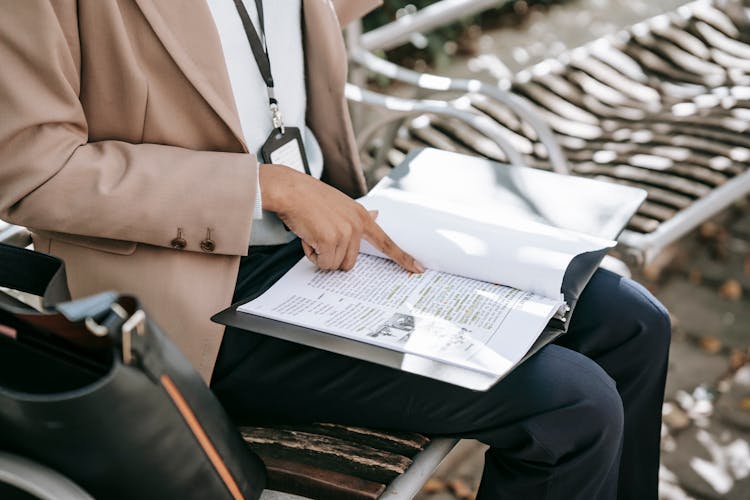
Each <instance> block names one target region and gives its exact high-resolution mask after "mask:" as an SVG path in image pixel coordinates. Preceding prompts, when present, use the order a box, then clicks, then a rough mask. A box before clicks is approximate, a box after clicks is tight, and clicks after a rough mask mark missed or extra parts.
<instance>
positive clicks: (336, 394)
mask: <svg viewBox="0 0 750 500" xmlns="http://www.w3.org/2000/svg"><path fill="white" fill-rule="evenodd" d="M302 255H303V254H302V250H301V247H300V245H299V242H298V241H297V242H293V243H291V244H289V245H285V246H280V247H265V248H253V250H252V251H251V253H250V255H249V256H248V257H246V258H244V259H243V262H242V265H241V267H240V272H239V276H238V281H237V287H236V293H235V298H236V299H240V298H250V297H253V296H255V295H257V294H258V293H260V292H262V291H263V290H265V289H266V288H267V287H268V286H269V285H270V284H271V283H273V282H274V281H275V280H276V279H278V278H279V277H280V276H281V275H283V274H284V273H285V272H286V271H287V270H288V269H289V268H290V267H291V266H292V265H294V263H296V262H297V261H298V260H299V258H300V257H302ZM669 339H670V322H669V316H668V314H667V312H666V311H665V309H664V307H663V306H662V305H661V304H660V303H659V302H658V301H657V300H656V299H655V298H654V297H653V296H652V295H651V294H650V293H649V292H648V291H647V290H645V289H644V288H643V287H642V286H640V285H638V284H637V283H635V282H633V281H631V280H629V279H626V278H623V277H621V276H618V275H616V274H614V273H611V272H609V271H606V270H601V269H600V270H598V271H597V272H596V273H595V274H594V276H593V278H592V279H591V281H590V283H589V284H588V286H587V287H586V289H585V291H584V292H583V294H582V295H581V298H580V300H579V303H578V306H577V308H576V310H575V312H574V315H573V318H572V320H571V323H570V327H569V331H568V333H566V334H565V335H564V336H562V337H561V338H560V339H559V341H557V342H556V343H554V344H551V345H548V346H547V347H545V348H543V349H542V350H541V351H540V352H539V353H537V354H536V355H535V356H533V357H532V358H531V359H529V360H528V361H526V362H525V363H524V364H522V365H521V366H520V367H518V368H516V369H515V370H514V371H513V372H512V373H511V374H510V375H508V376H507V377H506V378H505V379H503V380H501V381H500V382H499V383H497V384H496V385H495V386H493V387H492V388H491V389H489V390H488V391H486V392H476V391H471V390H468V389H463V388H461V387H457V386H453V385H450V384H446V383H442V382H438V381H435V380H432V379H428V378H425V377H421V376H418V375H412V374H409V373H404V372H401V371H398V370H395V369H391V368H387V367H383V366H380V365H375V364H372V363H367V362H363V361H359V360H356V359H352V358H348V357H345V356H341V355H337V354H332V353H329V352H325V351H320V350H316V349H312V348H308V347H305V346H301V345H298V344H294V343H289V342H285V341H282V340H277V339H274V338H270V337H265V336H263V335H259V334H254V333H251V332H247V331H242V330H236V329H232V328H228V329H227V332H226V334H225V336H224V340H223V342H222V346H221V351H220V354H219V358H218V362H217V365H216V368H215V370H214V376H213V382H212V389H213V390H214V392H215V394H216V395H217V396H218V397H219V399H220V400H221V402H222V403H223V404H224V405H225V407H226V408H227V410H228V411H229V413H230V414H231V415H233V417H234V418H235V419H237V420H238V421H240V422H243V423H264V422H267V423H270V422H272V423H277V424H278V423H302V422H335V423H342V424H348V425H359V426H365V427H376V428H383V429H391V430H404V431H414V432H421V433H425V434H431V435H440V436H459V437H463V438H474V439H478V440H479V441H481V442H483V443H486V444H487V445H489V450H488V451H487V453H486V456H485V465H484V472H483V476H482V482H481V485H480V488H479V494H478V498H479V499H505V498H507V499H519V498H525V499H585V500H591V499H600V498H601V499H614V498H620V499H626V498H632V499H639V500H643V499H656V498H657V475H658V468H659V436H660V425H661V418H660V417H661V407H662V401H663V397H664V382H665V377H666V368H667V356H668V351H669Z"/></svg>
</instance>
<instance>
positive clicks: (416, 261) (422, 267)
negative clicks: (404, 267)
mask: <svg viewBox="0 0 750 500" xmlns="http://www.w3.org/2000/svg"><path fill="white" fill-rule="evenodd" d="M414 266H415V267H416V268H417V271H419V272H420V273H423V272H425V268H424V266H423V265H422V264H421V263H420V262H419V261H418V260H415V261H414Z"/></svg>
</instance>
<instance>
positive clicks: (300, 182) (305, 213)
mask: <svg viewBox="0 0 750 500" xmlns="http://www.w3.org/2000/svg"><path fill="white" fill-rule="evenodd" d="M258 175H259V176H260V187H261V192H262V198H263V209H264V210H269V211H271V212H275V213H276V215H278V216H279V218H280V219H281V220H282V221H283V222H284V224H286V225H287V227H288V228H289V229H291V230H292V231H293V232H294V233H295V234H296V235H297V236H299V237H300V239H301V240H302V246H303V248H304V250H305V255H306V256H307V258H308V259H310V260H311V261H312V262H313V263H314V264H315V265H317V266H318V267H319V268H321V269H343V270H345V271H348V270H349V269H351V268H352V267H354V263H355V262H356V260H357V255H358V254H359V245H360V242H361V241H362V238H364V239H366V240H367V241H369V242H370V243H371V244H372V245H373V246H374V247H375V248H377V249H378V250H380V251H381V252H383V253H384V254H385V255H387V256H388V257H390V258H391V259H393V260H394V261H395V262H397V263H398V264H400V265H401V267H403V268H404V269H406V270H407V271H411V272H415V273H422V272H424V267H422V265H421V264H419V263H418V262H417V261H416V260H415V259H414V257H412V256H411V255H409V254H407V253H406V252H404V251H403V250H401V248H399V247H398V246H397V245H396V244H395V243H394V242H393V240H391V239H390V238H389V237H388V235H387V234H385V232H384V231H383V230H382V229H381V228H380V226H378V225H377V224H376V223H375V220H374V218H375V216H376V214H370V213H369V212H368V211H367V210H366V209H365V208H364V207H363V206H362V205H360V204H359V203H357V202H355V201H354V200H352V199H351V198H349V197H348V196H346V195H345V194H344V193H342V192H341V191H338V190H337V189H335V188H333V187H331V186H329V185H327V184H325V183H323V182H321V181H319V180H317V179H315V178H314V177H311V176H309V175H307V174H303V173H301V172H298V171H297V170H294V169H292V168H289V167H286V166H283V165H272V164H262V165H260V167H259V173H258Z"/></svg>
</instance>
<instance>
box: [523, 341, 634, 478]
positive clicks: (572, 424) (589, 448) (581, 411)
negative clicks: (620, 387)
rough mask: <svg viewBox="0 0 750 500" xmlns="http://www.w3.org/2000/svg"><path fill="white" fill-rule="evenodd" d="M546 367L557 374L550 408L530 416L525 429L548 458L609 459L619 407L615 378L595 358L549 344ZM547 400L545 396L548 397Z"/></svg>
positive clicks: (618, 436) (618, 428)
mask: <svg viewBox="0 0 750 500" xmlns="http://www.w3.org/2000/svg"><path fill="white" fill-rule="evenodd" d="M545 349H546V350H547V360H550V358H552V360H553V361H552V362H548V363H547V365H548V368H549V369H554V370H555V371H556V372H557V375H556V376H555V377H554V378H553V379H552V380H555V381H556V382H552V384H554V387H555V396H554V397H553V398H550V399H552V400H553V401H554V406H555V410H554V411H552V412H550V413H549V414H547V415H546V416H545V417H546V418H540V419H532V420H531V421H530V424H531V425H530V428H529V431H530V434H531V435H532V436H533V437H534V438H535V439H536V440H537V441H538V442H539V443H540V444H541V445H542V447H544V448H545V449H546V451H547V453H548V457H547V460H549V462H550V463H560V462H561V461H564V460H565V459H566V457H569V456H575V455H578V454H580V453H584V454H586V455H587V456H591V457H593V456H596V457H598V459H600V460H610V459H611V460H614V459H615V457H616V456H617V454H618V453H619V450H620V446H621V442H622V434H623V426H624V420H625V417H624V410H623V405H622V399H621V398H620V395H619V393H618V391H617V388H616V385H615V383H614V381H613V380H612V379H611V378H610V377H609V375H607V373H606V372H605V371H604V370H603V369H602V368H601V367H600V366H599V365H598V364H596V363H595V362H594V361H591V360H590V359H588V358H586V357H584V356H583V355H581V354H579V353H577V352H573V351H570V350H567V349H562V348H557V346H548V347H547V348H545ZM548 403H549V401H548Z"/></svg>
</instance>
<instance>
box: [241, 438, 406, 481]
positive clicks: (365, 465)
mask: <svg viewBox="0 0 750 500" xmlns="http://www.w3.org/2000/svg"><path fill="white" fill-rule="evenodd" d="M240 432H241V433H242V437H243V438H244V439H245V442H246V443H247V444H248V446H250V448H251V449H253V450H254V451H255V452H257V453H258V454H259V455H261V456H266V457H270V458H275V459H280V460H288V461H295V462H299V463H302V464H307V465H311V466H315V467H320V468H322V469H330V470H335V471H339V472H342V473H344V474H349V475H352V476H356V477H360V478H362V479H367V480H369V481H375V482H382V483H388V482H390V481H391V480H392V479H393V478H395V477H396V476H398V475H399V474H403V472H404V471H405V470H406V469H407V468H408V467H409V465H411V459H410V458H408V457H405V456H402V455H398V454H396V453H390V452H387V451H382V450H378V449H376V448H372V447H369V446H364V445H360V444H358V443H356V442H350V441H345V440H343V439H337V438H334V437H330V436H321V435H317V434H312V433H306V432H296V431H291V430H285V429H271V428H265V427H241V428H240Z"/></svg>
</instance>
